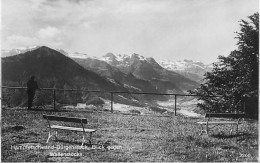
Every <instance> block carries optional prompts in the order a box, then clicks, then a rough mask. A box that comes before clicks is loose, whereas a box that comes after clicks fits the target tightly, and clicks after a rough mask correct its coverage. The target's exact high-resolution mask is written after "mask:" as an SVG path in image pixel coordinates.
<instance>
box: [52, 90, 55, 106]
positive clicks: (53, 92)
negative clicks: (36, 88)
mask: <svg viewBox="0 0 260 163" xmlns="http://www.w3.org/2000/svg"><path fill="white" fill-rule="evenodd" d="M55 94H56V91H55V89H53V90H52V95H53V109H54V110H55V109H56V105H55V103H56V95H55Z"/></svg>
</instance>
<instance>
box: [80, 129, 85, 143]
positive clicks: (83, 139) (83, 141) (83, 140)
mask: <svg viewBox="0 0 260 163" xmlns="http://www.w3.org/2000/svg"><path fill="white" fill-rule="evenodd" d="M84 143H85V133H84V132H83V135H82V144H81V146H83V145H84Z"/></svg>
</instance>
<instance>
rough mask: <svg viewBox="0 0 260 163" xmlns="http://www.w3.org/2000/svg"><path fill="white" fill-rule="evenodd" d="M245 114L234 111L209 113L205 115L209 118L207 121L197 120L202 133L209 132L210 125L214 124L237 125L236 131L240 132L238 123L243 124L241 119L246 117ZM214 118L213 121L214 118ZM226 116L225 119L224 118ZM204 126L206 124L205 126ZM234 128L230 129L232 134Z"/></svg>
mask: <svg viewBox="0 0 260 163" xmlns="http://www.w3.org/2000/svg"><path fill="white" fill-rule="evenodd" d="M244 115H245V114H233V113H207V114H206V115H205V118H207V120H206V121H203V122H197V123H198V124H199V125H200V127H201V134H203V132H205V133H206V134H208V132H209V126H213V127H214V125H215V126H216V125H231V127H232V125H236V133H238V125H239V124H241V122H240V120H241V119H242V118H244ZM213 118H214V120H213V121H212V119H213ZM223 118H225V119H223ZM203 126H205V127H204V128H203ZM232 131H233V130H232V128H231V130H230V134H232Z"/></svg>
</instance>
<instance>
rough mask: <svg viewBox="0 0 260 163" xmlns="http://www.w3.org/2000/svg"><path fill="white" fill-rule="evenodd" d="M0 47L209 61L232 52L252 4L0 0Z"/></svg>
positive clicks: (244, 0)
mask: <svg viewBox="0 0 260 163" xmlns="http://www.w3.org/2000/svg"><path fill="white" fill-rule="evenodd" d="M1 10H2V11H1V17H2V20H1V21H2V22H1V23H2V28H1V48H2V49H13V48H20V47H31V46H48V47H50V48H53V49H63V50H65V51H67V52H69V53H73V52H80V53H85V54H88V55H90V56H98V57H100V56H103V55H105V54H106V53H108V52H112V53H114V54H129V55H130V54H132V53H137V54H140V55H143V56H145V57H154V58H155V59H164V60H183V59H191V60H194V61H202V62H204V63H212V62H216V61H217V57H218V56H219V55H224V56H227V55H228V54H229V53H230V52H231V51H232V50H235V49H236V43H237V40H236V39H235V37H236V34H235V32H236V31H239V29H240V28H239V21H240V20H241V19H243V20H248V19H247V17H248V16H250V15H252V14H253V13H255V12H258V11H259V2H258V0H1Z"/></svg>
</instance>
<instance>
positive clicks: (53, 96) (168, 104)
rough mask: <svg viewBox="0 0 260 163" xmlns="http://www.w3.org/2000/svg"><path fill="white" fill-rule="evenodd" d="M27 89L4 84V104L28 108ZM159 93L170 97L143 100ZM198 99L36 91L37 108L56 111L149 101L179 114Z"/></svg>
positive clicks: (189, 96) (164, 109) (172, 95)
mask: <svg viewBox="0 0 260 163" xmlns="http://www.w3.org/2000/svg"><path fill="white" fill-rule="evenodd" d="M26 90H27V87H8V86H2V98H1V99H2V106H8V107H27V93H26ZM155 96H157V97H158V96H161V97H167V100H165V99H164V100H161V101H160V100H156V101H157V102H156V103H154V104H155V105H156V106H157V107H155V106H152V104H149V103H145V102H144V105H141V104H140V102H139V100H140V99H142V98H148V99H151V98H154V99H156V97H155ZM212 97H216V96H212ZM197 98H198V95H192V94H174V93H149V92H119V91H111V92H108V91H99V90H80V89H57V88H41V89H40V90H38V91H36V94H35V98H34V101H33V104H34V106H35V107H36V108H40V107H51V108H53V109H54V110H56V109H59V108H61V107H64V106H68V105H72V106H80V105H90V104H91V105H94V106H97V107H98V106H102V105H103V104H104V101H105V102H106V104H107V105H108V106H107V107H108V108H110V109H109V110H110V111H111V112H114V110H115V108H114V105H115V103H122V104H128V105H133V106H142V107H145V104H147V105H150V106H152V107H150V108H149V109H150V110H151V111H155V112H159V113H164V112H172V113H174V115H175V116H176V114H177V109H181V108H185V109H186V110H194V108H196V107H197V106H196V105H197V102H198V100H197ZM100 99H102V100H100ZM148 101H149V100H148Z"/></svg>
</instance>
